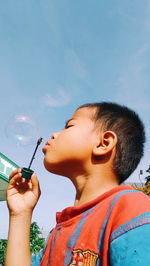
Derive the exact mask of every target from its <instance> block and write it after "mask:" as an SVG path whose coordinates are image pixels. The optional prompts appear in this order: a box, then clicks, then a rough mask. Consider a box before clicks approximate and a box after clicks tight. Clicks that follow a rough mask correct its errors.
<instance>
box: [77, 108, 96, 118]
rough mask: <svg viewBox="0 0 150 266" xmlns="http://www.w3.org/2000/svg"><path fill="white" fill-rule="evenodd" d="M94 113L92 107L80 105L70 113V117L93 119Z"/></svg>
mask: <svg viewBox="0 0 150 266" xmlns="http://www.w3.org/2000/svg"><path fill="white" fill-rule="evenodd" d="M94 114H95V109H94V108H89V107H82V108H79V109H77V110H76V111H75V112H74V114H73V115H72V119H79V118H83V119H90V120H93V117H94Z"/></svg>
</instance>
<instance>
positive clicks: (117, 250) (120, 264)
mask: <svg viewBox="0 0 150 266" xmlns="http://www.w3.org/2000/svg"><path fill="white" fill-rule="evenodd" d="M149 241H150V223H148V224H144V225H141V226H138V227H136V228H134V229H131V230H130V231H128V232H126V233H124V234H122V235H120V236H118V238H116V239H114V240H113V241H112V242H111V244H110V252H109V257H110V265H111V266H148V265H150V243H149Z"/></svg>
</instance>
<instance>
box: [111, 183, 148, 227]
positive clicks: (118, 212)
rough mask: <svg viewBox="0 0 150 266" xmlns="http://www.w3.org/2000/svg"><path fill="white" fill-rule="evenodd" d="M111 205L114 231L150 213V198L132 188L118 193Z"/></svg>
mask: <svg viewBox="0 0 150 266" xmlns="http://www.w3.org/2000/svg"><path fill="white" fill-rule="evenodd" d="M111 205H112V206H110V208H112V214H111V217H112V219H113V221H114V222H113V230H115V229H116V228H118V227H119V226H121V225H122V224H124V223H127V222H129V221H130V220H133V219H134V218H137V217H139V216H143V217H144V214H146V213H150V197H148V196H146V195H145V194H144V193H143V192H140V191H138V190H134V189H132V188H131V189H130V187H129V189H125V190H122V191H120V192H118V193H117V194H116V195H115V196H114V198H113V200H112V202H111ZM111 217H110V218H111Z"/></svg>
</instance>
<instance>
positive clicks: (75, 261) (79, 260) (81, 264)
mask: <svg viewBox="0 0 150 266" xmlns="http://www.w3.org/2000/svg"><path fill="white" fill-rule="evenodd" d="M97 259H98V254H96V253H93V252H91V251H90V250H86V251H82V250H81V249H76V250H73V251H72V260H71V263H70V264H69V266H95V265H96V261H97Z"/></svg>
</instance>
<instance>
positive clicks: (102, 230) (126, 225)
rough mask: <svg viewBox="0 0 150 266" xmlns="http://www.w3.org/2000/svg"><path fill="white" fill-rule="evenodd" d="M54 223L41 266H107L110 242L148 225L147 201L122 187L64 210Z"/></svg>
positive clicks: (148, 205) (148, 207)
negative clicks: (134, 229)
mask: <svg viewBox="0 0 150 266" xmlns="http://www.w3.org/2000/svg"><path fill="white" fill-rule="evenodd" d="M56 221H57V224H56V227H55V228H54V229H53V231H52V233H51V234H50V237H49V239H48V241H47V245H46V247H45V251H44V253H43V256H42V260H41V263H40V265H41V266H48V265H50V266H61V265H65V266H67V265H83V266H86V265H88V266H94V265H103V266H106V265H109V264H110V255H109V248H110V243H111V241H113V240H114V239H116V238H118V237H119V236H120V235H123V234H125V233H126V232H128V231H130V230H132V229H133V228H136V227H138V226H141V225H143V224H147V223H150V199H149V197H148V196H146V195H144V194H143V193H142V192H139V191H137V190H134V189H133V188H131V187H130V186H122V185H121V186H118V187H116V188H114V189H111V190H110V191H108V192H106V193H104V194H103V195H101V196H99V197H98V198H96V199H94V200H92V201H90V202H88V203H86V204H83V205H81V206H79V207H68V208H66V209H64V210H63V211H62V212H59V213H57V214H56ZM111 265H112V264H111Z"/></svg>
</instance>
